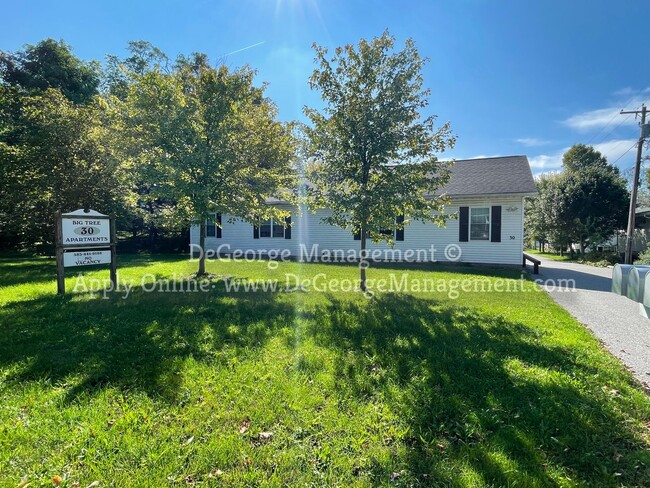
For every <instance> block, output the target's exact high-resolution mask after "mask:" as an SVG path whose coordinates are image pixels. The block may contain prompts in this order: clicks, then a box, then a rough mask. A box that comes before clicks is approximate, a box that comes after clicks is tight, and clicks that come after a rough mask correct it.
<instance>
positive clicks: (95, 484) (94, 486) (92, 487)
mask: <svg viewBox="0 0 650 488" xmlns="http://www.w3.org/2000/svg"><path fill="white" fill-rule="evenodd" d="M98 486H99V481H93V482H92V483H90V484H89V485H88V486H86V488H97V487H98Z"/></svg>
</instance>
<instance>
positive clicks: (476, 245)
mask: <svg viewBox="0 0 650 488" xmlns="http://www.w3.org/2000/svg"><path fill="white" fill-rule="evenodd" d="M441 193H446V194H447V195H448V196H449V197H450V199H451V204H450V205H449V206H448V207H447V208H446V211H447V212H448V213H454V212H457V214H458V219H453V220H448V221H447V225H446V227H444V228H441V227H438V226H436V225H435V224H432V223H422V222H417V221H414V222H411V223H410V225H408V226H406V227H405V228H404V231H398V230H397V229H395V228H393V229H387V232H392V233H393V237H394V240H395V243H394V246H392V247H391V246H390V245H388V244H385V243H380V244H374V243H372V242H368V249H369V252H371V253H373V252H374V255H375V256H376V257H377V258H378V259H387V260H391V259H397V260H399V259H400V256H404V255H406V254H408V253H407V251H409V250H411V251H410V254H411V255H413V254H414V253H415V252H417V253H418V260H427V261H431V260H436V261H446V260H451V261H460V262H468V263H492V264H512V265H517V264H521V260H522V253H523V234H524V231H523V228H524V198H526V197H528V196H533V195H535V194H536V193H537V191H536V188H535V182H534V180H533V176H532V173H531V170H530V166H529V164H528V159H527V158H526V156H508V157H495V158H482V159H468V160H458V161H456V163H455V164H454V166H453V168H452V171H451V178H450V181H449V183H448V184H447V186H446V187H445V188H444V189H443V190H442V192H441ZM269 205H278V206H280V207H283V208H286V210H288V211H290V212H291V217H290V218H289V219H288V221H289V222H290V223H291V226H290V227H285V226H283V225H282V224H283V223H282V222H273V221H262V222H259V223H258V225H253V224H251V223H248V222H242V221H234V222H229V221H228V220H229V216H228V215H219V214H215V217H214V219H213V220H212V221H209V222H207V224H208V226H207V231H206V235H207V237H206V243H205V244H206V245H205V247H206V250H212V251H217V250H218V251H219V255H220V256H223V255H227V254H234V255H237V254H238V255H240V256H242V254H243V253H246V255H248V256H250V255H253V253H259V254H270V255H276V256H277V255H279V254H280V253H284V255H285V256H286V255H291V256H292V257H294V258H298V259H307V260H318V258H319V257H323V256H332V255H334V256H337V255H338V256H341V255H342V254H345V253H355V252H357V253H358V250H359V242H358V239H359V236H355V235H353V233H352V232H350V231H346V230H344V229H341V228H338V227H334V226H330V225H328V224H325V223H322V222H321V219H322V218H323V217H324V216H326V215H327V212H328V211H327V210H319V211H317V212H316V213H312V212H310V211H309V210H308V209H305V208H302V209H298V208H296V207H292V206H291V205H288V204H286V203H284V202H280V201H271V202H269ZM299 210H300V211H299ZM401 218H404V219H406V220H407V221H408V215H406V216H396V219H401ZM216 222H221V226H222V228H219V226H218V225H216ZM190 243H191V244H193V245H195V246H198V243H199V226H193V227H192V228H191V232H190ZM432 246H433V247H434V248H435V249H436V251H435V254H433V255H432V253H431V252H430V251H431V247H432ZM445 250H447V251H448V254H447V255H445ZM459 250H460V252H458V251H459ZM425 251H426V252H425Z"/></svg>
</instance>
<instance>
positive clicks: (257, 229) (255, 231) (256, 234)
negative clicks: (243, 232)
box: [253, 217, 260, 239]
mask: <svg viewBox="0 0 650 488" xmlns="http://www.w3.org/2000/svg"><path fill="white" fill-rule="evenodd" d="M258 224H259V219H258V218H257V217H256V218H255V223H254V224H253V239H259V238H260V226H259V225H258Z"/></svg>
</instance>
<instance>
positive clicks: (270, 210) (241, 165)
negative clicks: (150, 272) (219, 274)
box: [113, 54, 295, 273]
mask: <svg viewBox="0 0 650 488" xmlns="http://www.w3.org/2000/svg"><path fill="white" fill-rule="evenodd" d="M254 75H255V73H254V71H252V70H250V69H247V68H242V69H238V70H235V71H230V70H229V69H228V68H227V67H225V66H221V67H219V68H213V67H211V66H210V65H209V64H208V61H207V58H206V57H205V56H204V55H199V54H195V55H193V56H192V57H190V58H185V57H181V58H179V59H178V60H177V62H176V64H175V66H174V67H173V69H172V70H171V71H170V72H166V71H164V70H162V69H161V68H160V67H158V66H155V67H153V69H150V70H147V71H145V72H144V73H138V72H137V71H134V72H130V73H129V76H130V79H131V83H130V85H129V90H128V93H127V94H126V97H125V99H124V101H119V99H118V98H117V97H114V98H113V102H114V103H116V105H117V106H119V107H123V108H122V111H123V113H124V129H125V131H126V132H125V133H127V134H128V135H129V156H130V158H131V159H132V161H133V164H134V167H135V168H136V169H137V171H138V172H139V176H140V179H141V180H143V181H148V182H155V184H154V185H151V186H150V187H149V191H150V193H151V195H152V196H154V197H157V198H166V199H169V200H171V201H173V202H175V205H174V207H173V209H172V212H173V217H174V218H175V219H177V221H179V222H182V223H190V222H194V223H199V224H200V226H201V247H203V245H204V244H203V242H204V239H205V220H206V219H207V218H208V217H209V216H210V214H211V213H213V212H220V213H223V214H229V215H233V216H234V217H235V218H239V219H243V220H247V221H250V222H256V221H257V219H259V218H262V219H266V218H271V217H275V218H280V219H282V218H284V217H285V216H286V215H287V212H286V210H282V209H280V208H279V207H276V206H271V205H267V204H266V202H267V199H269V198H271V197H282V198H283V199H284V200H290V199H291V195H290V194H288V192H287V189H290V188H293V186H294V168H293V167H292V163H293V161H294V159H295V156H294V154H295V142H294V137H293V133H292V126H291V125H290V124H284V123H281V122H278V121H277V120H276V117H277V108H276V107H275V105H274V104H273V103H272V102H271V101H270V100H269V99H268V98H265V97H264V88H263V87H262V88H260V87H256V86H254V84H253V77H254ZM203 266H204V261H203V259H202V260H201V261H200V264H199V272H200V273H201V272H202V270H203Z"/></svg>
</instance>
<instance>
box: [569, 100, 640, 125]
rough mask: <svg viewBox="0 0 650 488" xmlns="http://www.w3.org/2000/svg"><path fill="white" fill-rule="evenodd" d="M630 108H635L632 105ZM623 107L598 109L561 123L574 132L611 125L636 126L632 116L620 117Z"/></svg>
mask: <svg viewBox="0 0 650 488" xmlns="http://www.w3.org/2000/svg"><path fill="white" fill-rule="evenodd" d="M632 106H635V105H634V104H632ZM622 109H623V107H615V108H599V109H596V110H590V111H588V112H582V113H580V114H577V115H573V116H572V117H569V118H568V119H566V120H564V121H563V122H562V123H563V124H565V125H568V126H569V127H571V128H572V129H576V130H583V131H584V130H589V129H598V128H602V127H605V126H606V125H608V124H610V123H612V124H615V125H619V124H620V125H636V124H637V121H636V120H635V119H634V116H630V115H622V114H621V113H620V112H621V110H622Z"/></svg>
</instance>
